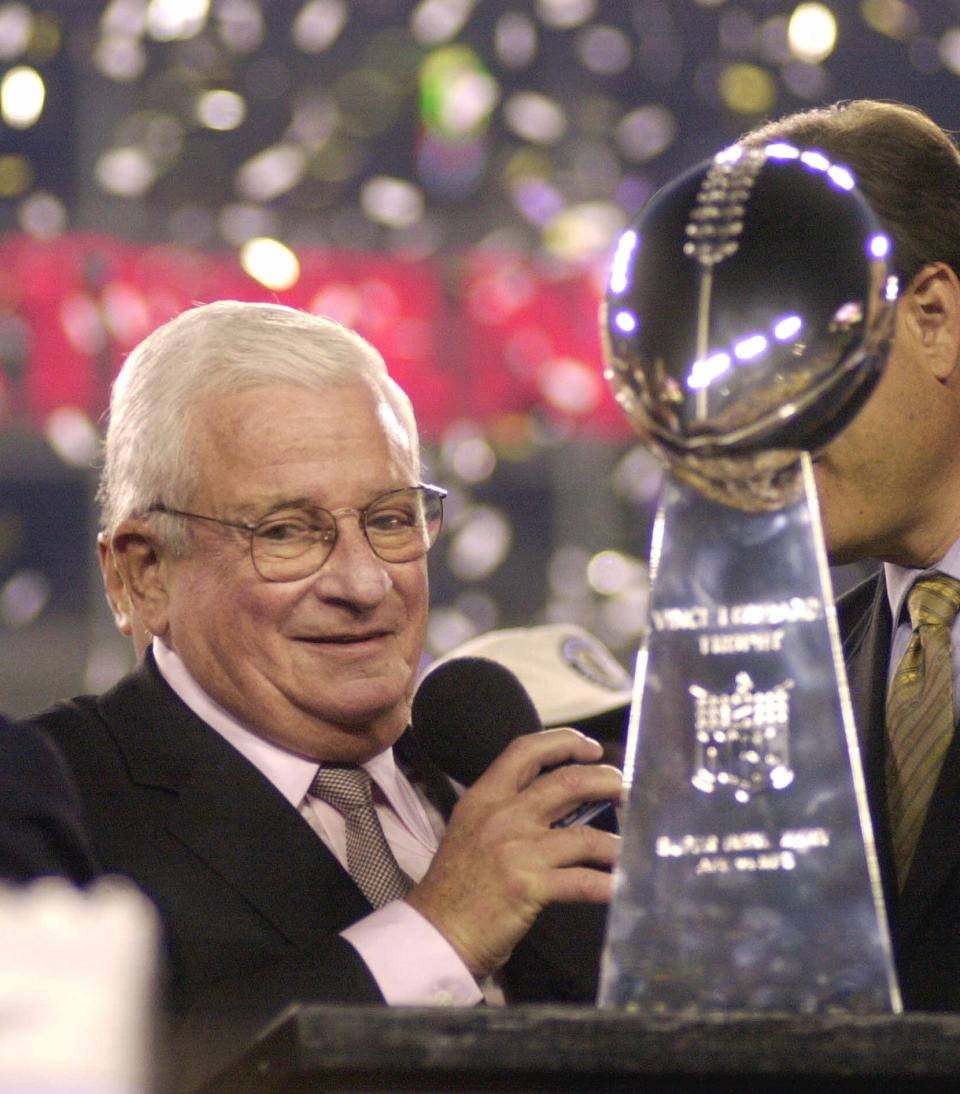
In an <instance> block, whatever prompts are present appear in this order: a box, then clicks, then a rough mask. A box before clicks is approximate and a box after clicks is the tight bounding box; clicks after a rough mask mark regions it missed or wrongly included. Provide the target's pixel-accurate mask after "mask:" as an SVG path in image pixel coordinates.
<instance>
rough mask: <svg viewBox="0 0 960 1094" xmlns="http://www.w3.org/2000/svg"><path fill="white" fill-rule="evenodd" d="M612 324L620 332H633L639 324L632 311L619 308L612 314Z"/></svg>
mask: <svg viewBox="0 0 960 1094" xmlns="http://www.w3.org/2000/svg"><path fill="white" fill-rule="evenodd" d="M613 325H614V326H615V327H616V328H617V330H618V331H620V333H621V334H633V332H634V331H635V330H636V329H637V328H638V327H639V326H640V320H639V319H637V317H636V316H635V315H634V314H633V312H632V311H626V310H624V309H623V308H621V309H619V310H618V311H617V312H616V313H615V314H614V317H613Z"/></svg>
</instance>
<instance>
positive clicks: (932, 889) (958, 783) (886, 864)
mask: <svg viewBox="0 0 960 1094" xmlns="http://www.w3.org/2000/svg"><path fill="white" fill-rule="evenodd" d="M867 586H869V587H870V588H869V589H868V588H867ZM871 591H872V599H869V602H868V595H867V594H869V593H871ZM838 607H839V608H840V609H841V626H843V622H844V620H847V621H848V623H849V629H848V630H847V631H846V638H845V640H844V658H845V660H846V661H847V671H848V675H849V680H850V691H851V696H852V698H853V704H854V710H855V711H856V712H857V718H858V725H859V727H860V734H861V743H862V745H863V748H864V755H865V758H866V762H865V767H866V775H867V783H868V786H869V787H870V799H871V806H872V813H873V822H874V830H875V832H876V834H877V845H878V854H879V858H880V863H881V868H882V873H883V878H884V895H885V897H886V900H887V906H888V908H891V909H894V911H895V914H894V915H893V916H892V917H891V919H892V921H893V932H894V938H895V941H896V943H897V945H898V948H899V947H901V946H903V945H904V944H906V943H908V942H909V940H910V939H911V938H912V936H913V935H914V934H915V933H916V931H917V929H918V927H919V925H920V923H921V920H922V918H923V916H924V914H925V912H926V910H927V908H928V907H929V905H930V903H931V901H933V900H934V899H935V897H936V896H937V893H938V892H939V890H940V889H941V887H942V885H943V883H944V881H945V880H946V878H947V877H948V876H949V874H950V873H951V872H952V871H953V870H954V869H956V868H957V866H958V863H960V843H958V841H957V839H956V833H957V831H958V829H960V735H957V734H956V733H955V734H954V737H953V741H952V742H951V744H950V748H949V750H948V751H947V755H946V758H945V759H944V764H943V769H942V771H941V773H940V779H939V781H938V783H937V787H936V789H935V790H934V794H933V798H932V800H931V804H930V812H929V813H928V815H927V819H926V822H925V823H924V826H923V830H922V832H921V833H920V838H919V840H918V842H917V848H916V851H915V852H914V856H913V862H912V864H911V867H910V874H909V876H908V877H907V880H906V883H905V885H904V887H903V890H902V892H901V893H899V894H898V893H897V888H896V884H895V880H894V879H895V871H894V869H893V859H892V854H891V842H890V825H889V821H888V818H887V805H886V775H885V771H884V764H885V749H886V746H885V736H886V730H885V717H886V689H887V670H888V666H889V661H890V631H891V625H892V624H891V618H890V609H889V605H888V603H887V595H886V587H885V585H884V582H883V577H882V572H881V573H880V574H878V575H875V576H874V577H873V578H871V579H870V581H869V582H866V583H864V585H862V586H859V587H858V588H857V589H855V590H853V592H852V593H851V594H849V599H848V598H844V599H843V600H841V602H840V604H839V605H838Z"/></svg>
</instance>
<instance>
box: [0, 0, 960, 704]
mask: <svg viewBox="0 0 960 1094" xmlns="http://www.w3.org/2000/svg"><path fill="white" fill-rule="evenodd" d="M958 92H960V0H859V2H857V0H827V2H822V3H800V4H797V3H794V2H789V0H752V2H749V0H740V2H737V0H418V2H415V0H111V2H109V3H98V2H94V0H48V2H40V3H24V2H5V0H0V709H4V710H6V711H7V712H8V713H14V714H18V713H28V712H30V711H31V710H34V709H36V708H38V707H39V706H41V705H45V704H46V703H48V702H49V701H51V700H52V699H54V698H56V697H58V696H62V695H70V694H75V693H77V692H79V691H82V690H100V689H102V688H103V687H105V686H108V685H109V684H110V683H111V682H112V681H113V680H115V679H116V678H117V677H118V676H119V675H120V674H122V672H123V671H125V669H126V668H127V667H128V666H129V664H130V663H131V659H132V657H131V653H130V650H129V647H128V644H127V642H126V640H124V639H122V638H121V637H120V636H119V635H117V634H116V633H115V632H114V629H113V625H112V621H111V618H110V616H109V613H108V612H107V610H106V607H105V604H104V601H103V596H102V592H101V584H100V577H99V572H98V570H97V567H96V556H95V549H94V539H95V533H96V512H95V507H94V504H93V495H94V491H95V484H96V464H97V457H98V446H99V439H100V429H101V425H102V416H103V412H104V409H105V407H106V404H107V397H108V390H109V383H110V380H111V378H112V376H113V375H114V374H115V372H116V370H117V368H118V367H119V365H120V363H121V362H122V360H123V357H124V355H125V353H127V352H128V351H129V350H130V348H131V347H132V346H133V345H134V344H136V342H137V341H138V340H139V339H140V338H141V337H142V336H143V335H144V334H146V333H147V332H148V331H149V330H150V329H152V327H154V326H156V325H157V324H159V323H160V322H163V321H164V320H166V319H168V318H169V317H170V316H172V315H173V314H175V313H176V312H178V311H179V310H181V309H182V308H184V307H187V306H189V305H190V304H193V303H198V302H202V301H207V300H212V299H216V298H218V297H225V296H230V297H237V298H242V299H274V300H279V301H281V302H284V303H290V304H294V305H296V306H300V307H305V308H310V309H312V310H316V311H318V312H322V313H324V314H328V315H332V316H334V317H335V318H337V319H340V320H342V321H343V322H345V323H347V324H348V325H350V326H353V327H356V328H357V329H358V330H360V331H361V332H362V333H363V334H364V335H365V336H366V337H367V338H368V339H370V340H371V341H372V342H373V343H374V344H375V345H376V346H377V347H378V348H379V349H380V350H381V351H382V352H383V354H384V356H385V357H386V359H387V361H388V364H389V365H390V367H391V370H392V371H393V372H394V374H395V375H396V377H397V379H398V380H399V381H400V382H401V383H402V384H403V385H404V386H405V387H406V388H407V390H408V391H409V392H410V394H411V396H412V398H413V401H414V404H415V406H416V407H417V409H418V413H419V416H420V420H421V425H422V429H423V434H424V440H425V442H426V445H425V456H426V463H427V469H426V477H427V479H428V480H429V481H432V482H438V483H441V484H443V485H446V486H447V487H448V488H449V489H450V497H449V502H448V506H447V522H446V531H445V534H444V538H443V540H442V541H441V543H440V544H439V545H438V546H437V547H436V548H435V550H434V553H432V554H431V575H432V598H433V612H432V623H431V630H430V635H429V651H428V656H434V655H437V654H440V653H443V652H444V651H445V650H447V649H449V648H451V647H452V646H454V645H456V644H457V643H459V642H461V641H463V640H464V639H466V638H468V637H470V636H471V635H473V634H475V633H477V632H480V631H483V630H487V629H490V628H492V627H505V626H516V625H524V624H530V623H536V622H545V621H551V620H574V621H577V622H579V623H581V624H583V625H584V626H586V627H588V628H589V629H591V630H592V631H594V632H595V633H596V634H598V635H599V636H600V637H601V638H602V639H603V640H604V641H605V642H607V644H608V645H609V646H610V648H611V649H612V650H613V651H614V652H615V654H616V655H617V656H618V657H619V658H620V659H621V660H622V661H623V663H624V664H625V665H626V666H627V667H630V666H631V664H632V658H633V653H634V650H635V648H636V644H637V640H638V637H639V633H640V629H641V625H642V622H643V611H644V604H645V600H646V583H647V570H646V563H645V560H646V555H647V547H648V539H649V532H650V525H651V519H652V516H653V511H654V506H655V502H656V495H657V489H658V483H659V472H658V468H657V466H656V464H655V463H654V461H653V460H652V459H651V457H650V456H649V455H648V454H647V453H646V452H645V451H644V450H643V449H642V448H641V447H640V446H639V445H637V444H636V443H635V441H634V439H633V435H632V433H631V430H630V428H629V426H628V425H627V423H626V421H625V420H624V419H623V418H622V416H621V415H620V413H619V411H618V410H617V409H616V407H615V406H614V404H613V402H612V399H611V397H610V395H609V393H608V392H607V390H606V387H605V384H604V381H603V379H602V372H601V368H602V364H601V359H600V346H599V339H598V336H597V329H596V309H597V301H598V299H599V297H600V294H601V292H602V286H603V282H604V278H605V275H606V267H607V260H608V256H609V254H610V248H611V244H612V242H613V240H614V239H615V237H616V235H617V233H618V232H619V231H620V229H621V228H623V227H624V225H625V224H626V223H627V221H628V220H629V219H630V218H631V217H632V215H633V214H634V213H636V212H637V211H638V210H639V209H640V207H641V206H642V205H643V203H644V201H645V200H646V199H647V198H648V197H649V196H650V195H651V194H652V193H653V192H654V190H655V189H656V188H657V187H658V186H659V185H661V184H663V183H664V182H666V181H668V180H669V179H670V178H672V177H673V176H674V175H676V174H677V173H679V172H680V171H681V170H683V169H684V168H686V167H688V166H691V165H692V164H694V163H696V162H698V161H699V160H701V159H703V158H705V157H707V156H709V155H711V154H712V153H714V152H715V151H717V150H719V149H720V148H722V147H724V146H725V145H726V144H728V143H730V142H732V141H733V140H735V139H736V138H737V137H738V136H739V135H740V134H741V133H742V132H743V131H744V130H746V129H748V128H750V127H752V126H753V125H755V124H756V123H757V122H759V121H761V120H763V119H764V118H766V117H770V116H776V115H779V114H783V113H787V112H789V111H792V110H796V109H801V108H804V107H808V106H812V105H817V104H822V103H827V102H831V101H834V100H836V99H841V98H852V97H860V96H869V97H880V98H890V99H898V100H903V101H907V102H910V103H913V104H915V105H917V106H920V107H922V108H923V109H925V110H926V111H927V112H928V113H930V114H931V115H932V116H933V118H934V119H935V120H936V121H937V122H939V123H940V124H941V125H943V126H944V127H946V128H947V129H950V130H954V129H956V128H957V126H958V122H960V108H958V103H960V95H958ZM863 572H864V571H863V569H862V568H858V569H854V570H847V571H842V572H838V573H836V575H835V577H836V581H837V584H838V586H839V587H840V588H845V587H847V585H849V584H850V583H851V582H852V581H854V580H855V579H856V578H858V577H859V576H862V574H863Z"/></svg>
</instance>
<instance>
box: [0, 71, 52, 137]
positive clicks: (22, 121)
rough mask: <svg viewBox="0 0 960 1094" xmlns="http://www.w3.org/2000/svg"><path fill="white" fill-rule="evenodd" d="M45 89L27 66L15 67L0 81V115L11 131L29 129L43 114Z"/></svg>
mask: <svg viewBox="0 0 960 1094" xmlns="http://www.w3.org/2000/svg"><path fill="white" fill-rule="evenodd" d="M46 95H47V89H46V87H45V86H44V83H43V78H42V77H41V76H40V73H39V72H37V70H36V69H35V68H31V67H30V66H29V65H17V66H16V67H15V68H11V69H10V70H9V71H7V72H5V73H4V75H3V79H2V80H0V115H2V117H3V120H4V121H5V122H6V123H7V125H9V126H10V128H11V129H29V128H30V126H31V125H35V124H36V122H37V121H38V120H39V118H40V115H41V114H42V113H43V103H44V100H45V99H46Z"/></svg>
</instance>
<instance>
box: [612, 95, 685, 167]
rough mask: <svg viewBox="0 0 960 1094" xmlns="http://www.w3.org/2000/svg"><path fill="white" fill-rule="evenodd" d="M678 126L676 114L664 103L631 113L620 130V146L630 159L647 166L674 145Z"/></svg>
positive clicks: (627, 115) (622, 121)
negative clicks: (649, 161)
mask: <svg viewBox="0 0 960 1094" xmlns="http://www.w3.org/2000/svg"><path fill="white" fill-rule="evenodd" d="M676 135H677V122H676V119H675V118H674V116H673V113H672V111H671V110H670V109H669V108H668V107H666V106H663V105H661V104H660V103H651V104H649V105H647V106H641V107H638V108H637V109H636V110H631V111H630V113H629V114H626V115H624V117H623V118H621V120H620V122H619V124H618V125H617V129H616V138H617V144H618V145H619V146H620V149H621V151H622V152H623V154H624V155H625V156H626V157H627V159H630V160H634V161H635V162H639V163H646V162H647V161H648V160H652V159H654V158H655V157H656V156H659V155H660V153H661V152H664V151H665V150H666V149H667V148H669V147H670V145H671V144H673V142H674V139H675V138H676Z"/></svg>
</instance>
